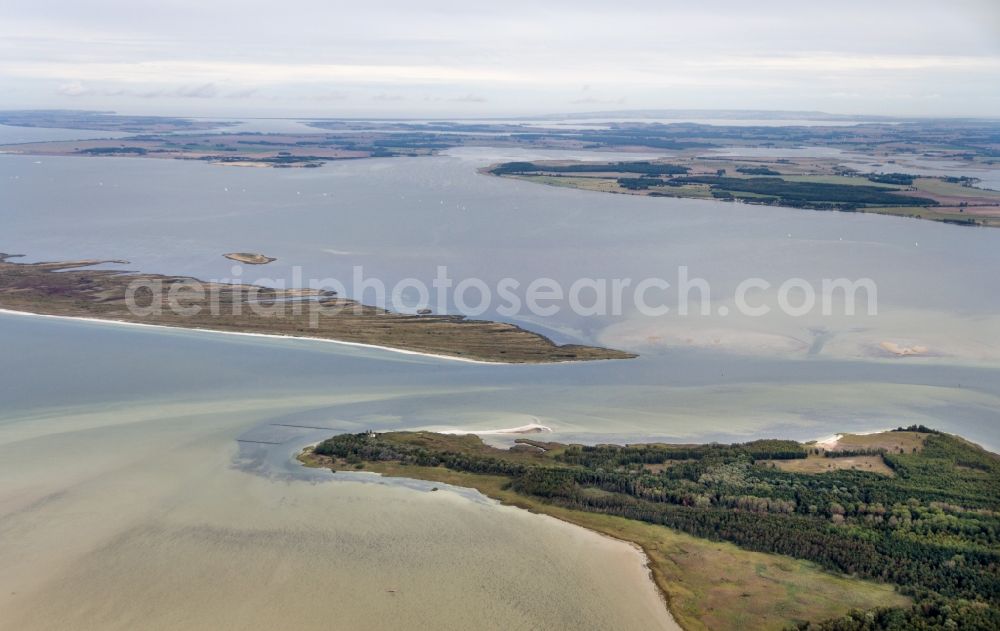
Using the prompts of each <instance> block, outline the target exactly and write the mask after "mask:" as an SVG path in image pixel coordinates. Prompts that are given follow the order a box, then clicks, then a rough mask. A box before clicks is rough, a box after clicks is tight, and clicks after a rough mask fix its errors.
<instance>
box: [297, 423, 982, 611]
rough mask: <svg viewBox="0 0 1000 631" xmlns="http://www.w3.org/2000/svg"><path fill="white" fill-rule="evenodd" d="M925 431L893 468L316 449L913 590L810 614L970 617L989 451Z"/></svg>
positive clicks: (710, 454) (752, 452) (683, 454)
mask: <svg viewBox="0 0 1000 631" xmlns="http://www.w3.org/2000/svg"><path fill="white" fill-rule="evenodd" d="M901 429H902V428H901ZM926 429H927V428H923V427H917V428H907V431H923V430H926ZM926 434H927V435H926V437H925V439H924V445H923V448H922V450H921V451H919V452H917V453H897V454H889V453H886V454H880V455H882V457H883V458H884V460H885V461H886V463H887V464H888V465H889V466H890V467H891V468H892V469H893V471H894V472H895V477H887V476H882V475H878V474H875V473H870V472H863V471H853V470H850V471H847V470H840V471H832V472H829V473H823V474H805V473H795V472H788V471H782V470H780V469H776V468H774V467H772V466H764V465H763V464H762V462H761V461H763V460H774V459H781V458H804V457H806V455H807V454H808V448H807V447H806V446H803V445H801V444H799V443H796V442H794V441H781V440H761V441H753V442H748V443H742V444H733V445H721V444H707V445H663V444H644V445H627V446H617V445H595V446H582V445H571V446H566V447H564V448H561V449H560V448H556V449H551V450H549V449H547V448H540V449H543V451H540V452H538V453H534V454H532V455H530V456H528V455H526V454H525V453H524V452H508V451H504V450H496V449H488V448H485V447H484V448H482V449H481V450H479V451H476V450H469V449H457V448H447V449H445V448H441V449H435V448H432V447H428V446H425V445H423V444H413V443H408V442H406V441H398V440H387V439H383V438H381V437H379V436H371V435H366V434H358V435H350V434H348V435H342V436H337V437H334V438H332V439H330V440H328V441H325V442H323V443H321V444H320V445H319V446H318V447H317V448H316V452H317V453H320V454H325V455H330V456H334V457H338V458H343V459H346V460H347V461H348V462H351V461H354V460H356V461H360V460H376V461H377V460H382V461H399V462H403V463H407V464H416V465H424V466H445V467H448V468H450V469H454V470H457V471H465V472H471V473H485V474H491V475H503V476H507V477H509V478H510V480H511V482H510V484H511V488H513V489H514V490H515V491H517V492H518V493H522V494H525V495H529V496H533V497H537V498H540V499H541V500H543V501H546V502H549V503H552V504H557V505H559V506H564V507H567V508H573V509H578V510H585V511H591V512H599V513H605V514H609V515H617V516H621V517H625V518H629V519H636V520H639V521H644V522H648V523H653V524H661V525H664V526H668V527H670V528H674V529H677V530H680V531H683V532H687V533H689V534H692V535H695V536H698V537H704V538H707V539H711V540H720V541H729V542H732V543H735V544H737V545H740V546H742V547H744V548H747V549H750V550H757V551H762V552H770V553H778V554H786V555H789V556H793V557H796V558H801V559H808V560H810V561H814V562H816V563H818V564H820V565H822V566H823V567H826V568H828V569H830V570H833V571H837V572H843V573H846V574H852V575H857V576H861V577H865V578H869V579H874V580H879V581H887V582H892V583H895V584H897V585H899V586H900V587H901V588H902V589H904V590H905V591H907V592H908V593H911V594H913V595H914V596H915V597H916V598H917V600H918V606H917V607H915V608H914V609H913V610H910V611H903V610H876V611H870V612H859V613H857V614H851V616H848V617H846V618H844V619H843V620H839V621H829V622H825V623H820V624H818V625H815V626H813V627H809V628H815V629H821V630H830V631H833V630H836V629H902V628H944V627H942V625H944V623H945V622H946V621H954V622H956V623H961V624H963V625H969V626H968V628H976V625H980V624H986V623H990V622H993V621H995V620H996V619H997V616H998V615H1000V614H998V612H1000V460H998V459H997V457H996V456H995V455H993V454H989V453H988V452H985V451H983V450H981V449H979V448H978V447H976V446H974V445H972V444H970V443H967V442H965V441H963V440H961V439H958V438H955V437H952V436H949V435H947V434H941V433H937V432H926ZM549 447H551V445H549ZM550 451H551V453H550ZM515 453H516V455H515ZM949 624H950V623H949ZM837 625H846V626H837ZM858 625H860V626H858ZM865 625H868V626H865ZM906 625H910V626H909V627H907V626H906ZM921 625H924V626H921ZM963 628H964V627H963ZM982 628H986V627H982ZM993 628H996V627H993Z"/></svg>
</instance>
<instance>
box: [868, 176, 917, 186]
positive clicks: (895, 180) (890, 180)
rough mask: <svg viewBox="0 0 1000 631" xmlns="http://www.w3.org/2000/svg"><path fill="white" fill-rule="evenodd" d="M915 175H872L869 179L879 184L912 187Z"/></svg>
mask: <svg viewBox="0 0 1000 631" xmlns="http://www.w3.org/2000/svg"><path fill="white" fill-rule="evenodd" d="M915 178H916V176H915V175H909V174H908V173H872V174H870V175H869V176H868V179H869V180H871V181H872V182H878V183H879V184H897V185H899V186H912V185H913V180H914V179H915Z"/></svg>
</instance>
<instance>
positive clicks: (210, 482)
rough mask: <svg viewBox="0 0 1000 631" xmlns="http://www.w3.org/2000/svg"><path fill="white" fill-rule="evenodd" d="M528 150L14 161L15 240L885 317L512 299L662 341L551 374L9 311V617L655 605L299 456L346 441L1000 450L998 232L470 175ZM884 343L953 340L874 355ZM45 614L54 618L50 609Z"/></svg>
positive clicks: (5, 524) (3, 586) (531, 529)
mask: <svg viewBox="0 0 1000 631" xmlns="http://www.w3.org/2000/svg"><path fill="white" fill-rule="evenodd" d="M505 154H506V155H509V152H507V151H496V152H491V151H489V150H476V151H470V152H456V153H455V155H452V156H444V157H439V158H427V159H393V160H368V161H357V162H342V163H334V164H330V165H328V166H326V167H324V168H321V169H308V170H297V169H285V170H278V169H237V168H227V167H219V166H211V165H206V164H200V163H188V162H180V161H160V160H151V159H150V160H140V159H117V158H101V159H77V158H61V159H54V158H49V159H45V160H43V161H41V164H37V163H36V162H38V161H36V160H33V159H31V158H26V157H13V156H0V181H2V182H3V190H4V193H3V198H2V200H0V222H2V224H0V225H2V226H3V231H2V233H0V251H8V252H24V253H26V254H28V255H29V256H30V259H31V260H41V259H69V258H101V257H108V258H118V257H123V258H128V259H130V260H131V261H132V265H131V266H129V267H130V268H133V269H142V270H144V271H150V272H162V273H181V274H191V275H194V276H199V277H202V278H227V277H230V276H231V275H232V265H231V262H229V261H226V260H224V259H222V257H221V256H220V254H221V253H222V252H228V251H237V250H251V251H253V250H257V251H261V252H264V253H266V254H268V255H271V256H277V257H278V258H279V261H278V262H277V263H275V264H272V265H270V266H268V267H266V268H258V269H253V270H252V273H253V274H257V273H260V274H264V273H266V274H267V275H268V276H270V277H271V278H273V279H279V278H284V277H290V276H291V273H292V267H293V266H294V265H300V266H302V267H303V268H304V273H305V275H306V276H307V277H309V276H315V277H318V278H324V277H330V276H332V277H340V278H343V277H349V276H350V269H351V266H352V265H355V264H362V265H364V267H365V272H366V274H367V275H369V276H377V277H380V278H382V279H383V280H384V281H385V282H387V283H389V284H390V285H391V284H392V283H394V282H396V281H397V280H399V279H402V278H406V277H408V276H415V277H417V278H422V279H427V280H428V281H429V280H430V279H431V278H432V277H433V275H434V271H435V268H436V266H437V265H442V264H443V265H448V266H449V270H450V272H451V274H452V275H453V276H454V277H456V278H461V277H464V276H477V277H480V278H483V279H484V280H485V281H487V282H488V283H493V282H495V281H496V280H498V279H500V278H502V277H504V276H511V277H515V278H518V279H522V280H523V281H524V282H527V281H528V280H530V279H533V278H535V277H537V276H539V275H544V276H549V277H552V278H555V279H558V280H561V281H564V282H571V281H572V279H575V278H578V277H579V276H593V277H608V278H614V277H626V276H628V277H644V276H647V275H662V276H664V277H666V278H670V274H671V273H673V270H675V269H676V268H677V266H679V265H686V266H688V267H689V268H690V270H691V273H692V274H693V275H696V276H700V277H704V278H706V279H707V280H709V281H710V282H711V286H712V291H713V296H716V295H718V296H721V297H720V298H718V299H716V300H713V304H712V306H713V311H714V307H716V306H717V305H721V304H726V302H725V301H726V298H725V297H726V296H727V295H728V294H729V293H730V292H731V290H732V287H733V286H734V285H735V284H736V283H737V282H738V281H739V280H740V279H741V278H743V277H745V276H747V275H754V276H760V277H762V278H766V279H770V280H773V281H774V282H776V283H777V282H781V280H783V279H785V278H788V277H790V276H798V277H803V278H807V279H819V278H823V277H829V276H832V277H840V276H846V277H851V278H854V277H857V276H861V275H866V276H870V277H872V278H873V279H874V280H875V281H877V283H878V288H879V315H878V316H874V317H864V318H855V319H851V318H845V317H839V318H837V317H834V318H812V317H811V316H809V317H806V318H804V319H801V318H798V319H797V318H790V317H768V318H762V319H750V318H730V319H723V318H717V317H704V318H698V317H693V318H682V317H680V316H667V317H662V318H648V317H645V316H641V315H640V314H638V313H636V312H635V310H633V309H628V308H626V309H625V311H624V312H623V314H622V315H620V316H607V317H596V318H595V317H580V316H576V315H574V314H572V313H570V312H568V311H565V310H564V311H563V312H561V313H560V314H559V315H557V316H555V317H552V318H543V319H537V318H533V317H524V316H518V317H514V318H512V319H514V320H516V321H518V322H520V323H521V324H523V325H524V326H527V327H529V328H534V329H536V330H540V331H543V332H546V333H547V334H550V335H552V336H553V337H555V338H557V339H559V340H561V341H584V342H588V341H590V342H594V341H596V342H599V343H604V344H609V345H615V346H623V347H629V348H635V349H636V350H638V351H639V352H640V353H642V356H641V357H640V358H639V359H638V360H635V361H624V362H600V363H592V364H572V365H553V366H478V365H469V364H460V363H455V362H448V361H442V360H432V359H426V358H420V357H414V356H405V355H400V354H396V353H391V352H387V351H377V350H361V349H352V348H344V347H338V346H336V345H331V344H322V343H315V342H307V341H294V340H267V339H253V338H245V337H233V336H222V335H216V334H211V333H199V332H185V331H162V330H148V329H141V328H134V327H120V326H115V325H107V324H99V323H81V322H63V321H55V320H41V319H35V318H29V317H22V316H9V315H8V316H2V315H0V348H2V349H3V359H4V361H3V363H2V364H0V365H2V368H0V374H2V379H0V401H2V402H3V406H2V408H0V454H2V457H0V531H2V533H3V536H0V542H2V543H0V560H2V563H0V567H3V568H4V569H3V570H2V571H0V598H2V599H3V602H2V606H0V609H2V610H3V611H4V612H5V616H4V617H3V619H2V620H0V627H3V626H7V627H9V628H29V627H26V626H24V625H25V624H27V623H28V621H29V617H30V622H31V624H32V625H36V626H42V627H44V625H46V624H49V625H51V626H56V625H58V624H60V623H62V622H65V621H66V620H70V619H75V620H79V621H82V622H81V625H80V626H81V628H82V627H86V626H88V625H89V626H90V627H92V628H108V627H109V626H111V627H113V626H115V625H119V626H121V627H123V628H124V627H128V626H129V624H130V623H133V622H135V621H136V620H140V619H141V620H143V622H145V623H148V625H149V626H154V627H155V626H160V627H168V626H171V625H177V624H184V625H185V626H192V627H198V626H201V627H205V628H222V627H225V626H227V625H229V626H233V627H235V626H242V627H244V628H245V627H246V626H251V627H252V626H253V625H254V624H256V625H258V626H260V627H261V628H264V627H273V626H274V625H275V624H278V622H277V621H281V622H282V623H284V624H287V623H289V622H290V621H291V622H293V623H295V624H297V625H298V626H301V627H303V628H308V627H309V626H310V625H311V624H314V623H315V624H319V622H318V621H323V620H329V616H340V617H341V619H342V620H346V621H350V622H351V623H353V624H352V625H351V626H354V627H357V628H363V627H364V626H365V624H371V625H373V626H375V625H377V624H379V623H385V622H386V621H392V620H396V621H398V620H399V619H400V618H399V617H400V616H402V615H403V613H402V612H403V611H405V612H407V613H406V615H408V616H409V615H412V616H416V618H414V619H416V620H421V621H428V622H429V621H432V620H433V621H434V623H435V624H438V625H441V626H444V627H451V628H460V627H463V626H467V625H468V624H469V622H470V619H469V618H468V615H469V612H471V611H475V610H477V609H482V610H486V611H490V615H491V616H493V620H495V621H496V624H497V626H498V627H504V628H531V627H537V626H552V625H553V624H574V625H575V626H580V627H584V626H586V624H585V623H586V622H587V621H590V624H591V625H593V626H594V627H604V628H608V626H609V625H611V622H610V621H611V619H612V617H613V616H617V615H619V614H621V615H625V616H627V615H631V616H634V617H633V618H621V619H620V621H621V622H622V624H623V625H624V626H626V627H628V626H632V627H633V628H634V627H636V626H644V625H646V624H648V623H649V621H650V620H652V618H653V617H654V616H655V615H656V614H657V611H656V607H657V605H658V603H657V602H656V600H655V598H651V597H650V593H649V592H643V591H642V588H641V586H643V585H645V586H646V587H647V588H648V587H649V585H648V583H645V582H644V580H643V578H644V570H643V569H642V568H641V565H640V563H639V561H638V559H637V558H635V557H632V556H629V555H628V554H623V550H627V548H624V547H622V546H621V545H619V544H609V543H607V542H606V541H605V540H602V539H600V538H596V537H595V536H590V535H588V534H587V533H581V532H580V531H578V530H577V529H573V528H569V527H566V526H563V525H561V524H558V523H555V522H551V520H544V519H542V518H539V517H536V516H531V515H524V514H521V513H519V512H518V511H514V510H510V509H505V508H502V507H497V506H495V505H493V504H491V503H489V502H484V501H482V499H481V498H476V497H474V496H470V495H469V494H468V493H459V492H451V491H447V492H445V493H441V492H439V493H429V492H421V491H427V489H426V488H424V487H422V486H420V485H416V487H415V490H416V492H415V491H414V489H407V488H405V487H406V485H402V486H400V485H398V484H388V485H386V484H372V483H361V482H357V481H354V482H342V483H338V484H330V483H328V482H330V480H331V476H330V475H327V474H325V473H323V472H315V471H305V470H303V469H301V468H300V467H298V465H297V464H295V463H294V461H293V460H292V456H293V455H294V453H295V452H296V451H297V450H298V449H299V448H300V447H301V446H302V445H305V444H308V443H310V442H312V441H315V440H319V439H320V438H323V437H325V436H327V435H329V434H331V433H333V432H335V431H360V430H363V429H367V428H375V429H390V428H418V427H421V428H444V427H468V428H479V429H488V428H498V427H513V426H518V425H523V424H525V423H527V422H534V421H535V420H537V421H539V422H541V423H543V424H545V425H548V426H550V427H552V428H553V429H554V430H555V432H556V434H555V436H554V438H555V439H557V440H588V441H597V440H602V441H605V440H616V441H635V440H643V439H665V440H685V441H693V440H712V439H718V440H742V439H746V438H750V437H757V436H789V437H793V438H799V439H809V438H815V437H819V436H822V435H827V434H830V433H832V432H834V431H863V430H871V429H878V428H883V427H891V426H896V425H900V424H910V423H925V424H928V425H933V426H935V427H938V428H941V429H944V430H948V431H954V432H958V433H961V434H963V435H965V436H967V437H969V438H971V439H973V440H976V441H978V442H981V443H983V444H986V445H988V446H991V447H993V448H997V447H998V446H1000V386H998V384H1000V359H998V357H1000V351H998V345H1000V329H998V328H997V315H996V314H997V313H1000V280H998V279H997V277H996V274H995V270H996V269H997V266H998V264H1000V247H998V246H1000V231H996V230H986V229H969V228H962V227H955V226H947V225H942V224H935V223H930V222H921V221H913V220H904V219H896V218H891V217H879V216H863V215H849V214H842V213H816V212H808V211H800V210H792V209H781V208H765V207H753V206H745V205H732V204H722V203H715V202H700V201H696V200H665V199H647V198H637V197H627V196H611V195H603V194H595V193H587V192H583V191H573V190H564V189H557V188H551V187H542V186H538V185H533V184H528V183H522V182H512V181H505V180H499V179H495V178H489V177H485V176H481V175H478V174H477V173H476V171H475V170H476V168H477V167H478V166H482V165H483V164H487V163H489V162H490V161H491V160H493V159H499V158H501V157H506V155H505ZM547 155H553V156H562V155H566V154H559V153H553V154H547ZM530 157H532V158H535V157H541V156H539V155H535V154H533V155H531V156H530ZM246 270H247V271H246V274H247V275H249V274H250V273H251V270H249V268H246ZM244 279H248V280H255V278H254V277H253V276H249V277H248V276H245V277H244ZM715 292H718V294H716V293H715ZM362 297H363V296H362ZM453 308H454V305H449V309H453ZM486 315H487V316H491V315H495V314H493V313H487V314H486ZM885 339H892V340H899V341H900V342H901V343H921V344H925V345H927V346H928V347H929V348H931V349H932V350H933V351H934V353H932V354H931V355H930V356H928V357H909V358H891V357H885V356H880V355H879V354H878V353H877V352H874V351H873V349H874V348H875V347H876V345H877V343H878V342H879V341H880V340H885ZM313 428H316V429H313ZM615 559H617V560H615ZM178 561H180V562H178ZM608 572H614V575H615V576H616V579H615V580H614V581H608V580H606V575H607V573H608ZM637 585H638V586H640V588H639V589H638V590H636V589H635V586H637ZM389 590H396V591H389ZM108 593H114V594H117V595H118V597H116V598H115V599H107V598H106V597H104V595H106V594H108ZM41 602H45V603H47V608H48V610H49V611H51V612H52V613H51V616H50V617H43V618H39V617H37V616H35V617H31V614H32V613H33V612H36V611H37V608H38V607H39V606H40V605H39V603H41ZM51 603H58V605H57V606H56V607H55V608H54V609H53V608H52V605H51ZM317 603H325V604H326V605H327V607H328V609H329V610H324V609H322V607H320V606H319V605H317ZM607 603H618V604H619V605H620V607H616V608H615V609H614V610H613V611H612V610H611V609H609V605H608V604H607ZM317 607H319V609H317ZM626 611H627V612H631V613H627V614H626V613H622V612H626ZM6 612H11V613H9V614H8V613H6ZM373 612H375V613H373ZM140 616H141V618H140ZM317 616H319V617H317ZM323 616H327V617H326V618H324V617H323ZM476 622H481V620H477V621H476ZM626 622H627V623H628V624H625V623H626Z"/></svg>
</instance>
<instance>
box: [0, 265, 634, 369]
mask: <svg viewBox="0 0 1000 631" xmlns="http://www.w3.org/2000/svg"><path fill="white" fill-rule="evenodd" d="M10 258H11V256H10V255H5V254H0V309H6V310H10V311H19V312H25V313H32V314H39V315H53V316H64V317H74V318H90V319H98V320H110V321H118V322H128V323H135V324H147V325H158V326H170V327H179V328H186V329H204V330H210V331H223V332H229V333H247V334H258V335H276V336H288V337H301V338H311V339H323V340H329V341H336V342H347V343H353V344H362V345H370V346H379V347H385V348H390V349H396V350H402V351H408V352H415V353H423V354H428V355H438V356H443V357H448V358H454V359H464V360H472V361H480V362H496V363H509V364H544V363H554V362H569V361H587V360H597V359H629V358H633V357H636V355H635V354H633V353H628V352H624V351H618V350H614V349H609V348H600V347H595V346H585V345H578V344H564V345H558V344H555V343H554V342H553V341H552V340H550V339H548V338H546V337H545V336H542V335H539V334H537V333H533V332H531V331H527V330H525V329H522V328H520V327H518V326H516V325H513V324H508V323H504V322H492V321H488V320H468V319H466V318H465V317H463V316H455V315H408V314H400V313H393V312H390V311H386V310H385V309H380V308H377V307H372V306H368V305H363V304H360V303H358V302H355V301H352V300H347V299H344V298H340V297H338V296H336V294H334V293H333V292H329V291H324V290H313V289H287V290H278V289H273V288H269V287H261V286H257V285H247V284H228V283H213V282H203V281H199V280H197V279H194V278H189V277H182V276H163V275H158V274H139V273H131V272H122V271H118V270H102V269H93V268H94V266H96V265H99V264H104V263H118V264H124V263H126V261H118V260H116V261H102V260H86V261H64V262H51V263H13V262H11V261H10V260H8V259H10ZM130 303H131V304H130Z"/></svg>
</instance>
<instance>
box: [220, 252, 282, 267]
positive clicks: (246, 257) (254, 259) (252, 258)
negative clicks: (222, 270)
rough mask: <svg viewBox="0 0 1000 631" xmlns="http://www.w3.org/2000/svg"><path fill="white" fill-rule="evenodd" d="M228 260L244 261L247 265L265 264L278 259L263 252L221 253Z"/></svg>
mask: <svg viewBox="0 0 1000 631" xmlns="http://www.w3.org/2000/svg"><path fill="white" fill-rule="evenodd" d="M222 256H224V257H226V258H227V259H229V260H230V261H236V262H238V263H246V264H247V265H267V264H268V263H273V262H274V261H277V260H278V259H276V258H274V257H270V256H264V255H263V254H256V253H254V252H230V253H229V254H223V255H222Z"/></svg>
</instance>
